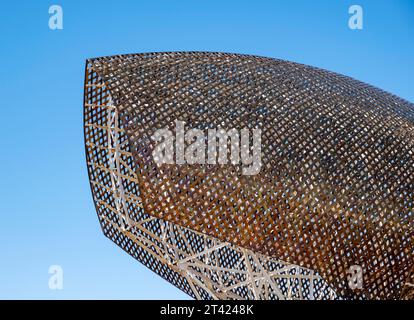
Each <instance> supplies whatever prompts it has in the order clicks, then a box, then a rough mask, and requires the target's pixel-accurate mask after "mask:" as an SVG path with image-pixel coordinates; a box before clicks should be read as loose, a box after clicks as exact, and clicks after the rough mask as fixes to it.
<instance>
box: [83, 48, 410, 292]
mask: <svg viewBox="0 0 414 320" xmlns="http://www.w3.org/2000/svg"><path fill="white" fill-rule="evenodd" d="M84 110H85V144H86V155H87V162H88V171H89V178H90V181H91V188H92V193H93V197H94V201H95V205H96V209H97V212H98V216H99V219H100V222H101V225H102V228H103V231H104V233H105V234H106V235H107V236H108V237H109V238H111V239H112V240H113V241H115V242H116V243H117V244H118V245H120V246H121V247H122V248H123V249H124V250H126V251H127V252H129V253H130V254H131V255H133V256H134V257H136V258H137V259H138V260H139V261H141V262H142V263H143V264H145V265H147V266H148V267H149V268H151V269H152V270H154V271H155V272H157V273H158V274H160V275H161V276H163V277H164V278H165V279H167V280H168V281H170V282H171V283H173V284H174V285H176V286H178V287H179V288H180V289H182V290H183V291H184V292H186V293H188V294H190V295H191V296H193V297H195V298H199V299H201V298H203V299H208V298H218V299H278V298H279V299H282V298H298V299H314V298H320V299H330V298H340V299H402V298H409V297H412V295H413V291H412V288H413V284H412V283H413V280H412V277H413V276H412V271H413V262H414V259H413V250H414V248H413V247H414V239H413V238H414V237H413V236H414V234H413V232H414V228H413V202H414V148H413V146H414V105H413V104H412V103H410V102H408V101H405V100H403V99H401V98H399V97H397V96H395V95H392V94H389V93H387V92H384V91H382V90H380V89H377V88H375V87H372V86H370V85H368V84H365V83H362V82H360V81H357V80H354V79H351V78H349V77H346V76H343V75H339V74H336V73H333V72H329V71H326V70H321V69H318V68H315V67H310V66H306V65H302V64H298V63H293V62H288V61H283V60H278V59H272V58H265V57H257V56H250V55H238V54H226V53H202V52H171V53H145V54H129V55H119V56H111V57H102V58H96V59H90V60H87V63H86V75H85V100H84ZM176 120H180V121H184V122H185V124H186V128H189V129H193V128H196V129H202V130H204V131H206V130H207V129H224V130H226V131H227V130H230V129H234V128H235V129H237V130H241V129H243V128H248V129H251V130H252V129H260V130H261V163H262V166H261V169H260V172H259V173H258V174H256V175H251V176H248V175H243V174H242V171H241V165H233V164H228V165H218V164H217V165H202V164H181V165H177V164H164V165H157V164H156V163H155V162H154V159H153V156H152V151H153V149H154V141H153V140H151V136H152V135H153V134H154V132H155V131H156V130H157V129H163V128H167V129H170V130H171V131H174V129H175V121H176ZM144 238H145V239H144ZM194 259H198V260H197V261H196V262H195V261H194ZM355 265H356V266H360V267H361V268H362V271H363V286H362V288H360V289H352V288H350V286H349V278H348V277H349V274H348V272H349V268H351V267H352V266H355ZM410 279H411V280H410Z"/></svg>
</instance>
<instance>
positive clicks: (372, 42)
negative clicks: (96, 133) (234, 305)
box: [0, 0, 414, 299]
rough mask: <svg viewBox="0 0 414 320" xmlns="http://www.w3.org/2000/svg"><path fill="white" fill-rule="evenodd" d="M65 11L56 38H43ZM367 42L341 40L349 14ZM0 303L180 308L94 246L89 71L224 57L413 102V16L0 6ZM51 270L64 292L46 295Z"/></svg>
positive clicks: (375, 6)
mask: <svg viewBox="0 0 414 320" xmlns="http://www.w3.org/2000/svg"><path fill="white" fill-rule="evenodd" d="M53 4H58V5H61V6H62V8H63V27H64V29H63V30H50V29H49V27H48V20H49V13H48V9H49V6H51V5H53ZM352 4H359V5H361V6H362V8H363V9H364V29H363V30H358V31H356V30H350V29H349V28H348V18H349V14H348V8H349V6H350V5H352ZM0 35H1V50H0V61H1V72H0V83H1V86H0V97H1V100H0V101H1V102H0V105H1V115H2V117H1V119H2V124H1V126H0V136H1V137H2V140H1V149H0V150H1V157H0V165H1V169H0V179H1V180H0V181H1V184H0V197H1V201H0V214H1V220H0V298H3V299H7V298H12V299H20V298H23V299H26V298H27V299H44V298H47V299H75V298H77V299H84V298H85V299H100V298H103V299H120V298H122V299H155V298H159V299H183V298H187V296H186V295H185V294H183V293H181V292H180V291H179V290H178V289H176V288H175V287H173V286H172V285H170V284H169V283H167V282H166V281H164V280H163V279H161V278H160V277H158V276H157V275H155V274H153V273H152V272H151V271H149V270H148V269H146V268H145V267H144V266H142V265H140V264H139V263H138V262H136V261H135V260H133V259H132V258H131V257H129V256H128V255H127V254H126V253H125V252H123V251H122V250H121V249H120V248H118V247H117V246H116V245H115V244H113V243H112V242H111V241H109V240H108V239H106V238H105V237H104V236H103V234H102V233H101V230H100V227H99V224H98V220H97V217H96V213H95V209H94V206H93V202H92V197H91V192H90V190H89V183H88V177H87V172H86V165H85V155H84V146H83V130H82V115H83V114H82V98H83V77H84V74H83V73H84V63H85V59H86V58H90V57H97V56H106V55H113V54H122V53H135V52H149V51H181V50H190V51H224V52H235V53H248V54H256V55H263V56H269V57H274V58H281V59H287V60H291V61H296V62H300V63H305V64H309V65H313V66H317V67H321V68H325V69H328V70H331V71H335V72H339V73H342V74H345V75H349V76H352V77H355V78H357V79H359V80H362V81H365V82H368V83H370V84H372V85H375V86H377V87H380V88H382V89H384V90H386V91H390V92H392V93H394V94H397V95H399V96H401V97H403V98H405V99H407V100H409V101H411V102H413V101H414V90H413V89H414V81H413V75H414V59H413V58H414V2H413V1H410V0H405V1H403V0H399V1H398V0H392V1H391V0H389V1H380V0H373V1H362V0H355V1H345V0H335V1H332V0H326V1H316V0H314V1H306V0H302V1H298V0H289V1H287V0H286V1H282V0H280V1H277V0H274V1H249V2H247V1H241V0H238V1H203V2H202V1H111V2H110V1H103V0H100V1H75V0H70V1H69V0H67V1H59V2H54V1H43V0H36V1H34V0H33V1H18V2H17V1H8V2H7V3H6V2H3V3H2V4H1V9H0ZM54 264H57V265H61V266H62V268H63V270H64V287H63V290H50V289H49V288H48V280H49V276H50V275H49V274H48V268H49V266H50V265H54Z"/></svg>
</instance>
